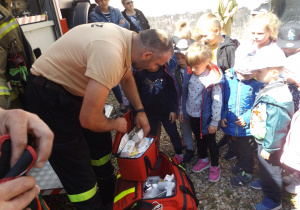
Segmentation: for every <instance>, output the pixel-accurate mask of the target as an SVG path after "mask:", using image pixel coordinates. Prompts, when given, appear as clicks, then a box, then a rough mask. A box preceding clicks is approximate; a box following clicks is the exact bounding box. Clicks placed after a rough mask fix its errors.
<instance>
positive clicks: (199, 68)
mask: <svg viewBox="0 0 300 210" xmlns="http://www.w3.org/2000/svg"><path fill="white" fill-rule="evenodd" d="M209 63H210V61H209V60H206V61H204V62H202V63H200V64H198V65H196V66H192V71H193V73H194V74H195V75H197V76H198V75H200V74H202V73H203V72H205V70H206V69H207V66H208V64H209Z"/></svg>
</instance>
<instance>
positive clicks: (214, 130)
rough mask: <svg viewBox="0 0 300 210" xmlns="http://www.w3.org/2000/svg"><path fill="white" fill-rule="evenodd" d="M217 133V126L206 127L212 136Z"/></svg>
mask: <svg viewBox="0 0 300 210" xmlns="http://www.w3.org/2000/svg"><path fill="white" fill-rule="evenodd" d="M217 131H218V126H213V125H209V127H208V132H209V134H214V133H215V132H217Z"/></svg>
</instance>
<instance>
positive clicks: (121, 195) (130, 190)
mask: <svg viewBox="0 0 300 210" xmlns="http://www.w3.org/2000/svg"><path fill="white" fill-rule="evenodd" d="M134 192H135V187H132V188H129V189H128V190H125V191H123V192H121V193H120V194H119V195H117V196H116V197H115V199H114V203H116V202H118V201H119V200H120V199H122V198H123V197H125V196H126V195H128V194H130V193H134Z"/></svg>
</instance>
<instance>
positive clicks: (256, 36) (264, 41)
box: [252, 23, 270, 48]
mask: <svg viewBox="0 0 300 210" xmlns="http://www.w3.org/2000/svg"><path fill="white" fill-rule="evenodd" d="M252 39H253V41H254V43H255V44H256V45H257V47H258V48H261V47H263V46H265V45H268V44H269V42H270V32H269V31H268V30H267V29H266V27H265V24H264V23H257V24H255V25H253V26H252Z"/></svg>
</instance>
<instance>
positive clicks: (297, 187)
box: [285, 181, 300, 194]
mask: <svg viewBox="0 0 300 210" xmlns="http://www.w3.org/2000/svg"><path fill="white" fill-rule="evenodd" d="M285 190H286V191H287V192H288V193H291V194H299V193H300V182H299V181H294V182H293V183H292V184H290V185H288V186H286V187H285Z"/></svg>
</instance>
